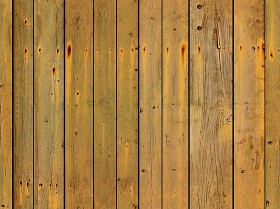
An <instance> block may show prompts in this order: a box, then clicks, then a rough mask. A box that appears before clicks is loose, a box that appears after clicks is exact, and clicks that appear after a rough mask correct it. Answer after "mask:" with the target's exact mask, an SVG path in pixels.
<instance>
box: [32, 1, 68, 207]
mask: <svg viewBox="0 0 280 209" xmlns="http://www.w3.org/2000/svg"><path fill="white" fill-rule="evenodd" d="M34 4H35V5H34V13H35V14H34V39H35V40H34V44H35V45H34V58H35V60H34V111H35V112H34V125H35V127H34V128H35V130H34V135H35V136H34V137H35V141H34V143H35V147H34V149H35V150H34V152H35V153H34V155H35V157H34V158H35V162H34V163H35V165H34V166H35V173H34V177H35V179H34V185H35V186H34V192H35V194H34V195H35V196H34V201H35V202H34V207H35V208H64V52H63V51H64V1H63V0H52V1H43V0H38V1H34Z"/></svg>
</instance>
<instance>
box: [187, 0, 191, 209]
mask: <svg viewBox="0 0 280 209" xmlns="http://www.w3.org/2000/svg"><path fill="white" fill-rule="evenodd" d="M190 11H191V9H190V0H188V209H190V208H191V184H190V183H191V175H190V173H191V167H190V164H191V158H190V156H191V154H190V153H191V152H190V150H191V147H190V144H191V143H190V142H191V137H190V133H191V131H190V130H191V129H190V121H191V119H190V118H191V117H190V116H191V114H190V112H191V111H190V104H191V103H190V98H191V95H190V82H191V78H190V69H191V68H190V67H191V64H190V56H191V53H190V52H191V47H190V42H191V41H190V38H191V34H190V32H191V26H190V23H191V12H190Z"/></svg>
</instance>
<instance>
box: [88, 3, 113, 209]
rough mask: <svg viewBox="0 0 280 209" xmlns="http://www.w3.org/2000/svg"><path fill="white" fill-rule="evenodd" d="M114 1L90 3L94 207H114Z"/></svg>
mask: <svg viewBox="0 0 280 209" xmlns="http://www.w3.org/2000/svg"><path fill="white" fill-rule="evenodd" d="M116 158H117V156H116V1H115V0H108V1H100V0H97V1H94V207H95V208H98V209H99V208H100V209H101V208H104V209H105V208H115V207H116V181H117V179H116Z"/></svg>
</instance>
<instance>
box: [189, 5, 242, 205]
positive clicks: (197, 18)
mask: <svg viewBox="0 0 280 209" xmlns="http://www.w3.org/2000/svg"><path fill="white" fill-rule="evenodd" d="M190 6H191V8H190V12H191V14H190V18H191V20H190V22H191V25H190V27H191V28H190V62H191V63H190V101H189V102H190V129H191V130H190V175H191V176H190V182H191V185H190V198H191V199H190V206H191V208H204V209H214V208H223V209H231V208H232V204H233V203H232V178H233V177H232V157H233V156H232V123H233V120H232V70H233V69H232V9H233V5H232V1H231V0H225V1H216V0H209V1H206V0H204V1H198V0H194V1H191V4H190ZM237 208H239V207H237Z"/></svg>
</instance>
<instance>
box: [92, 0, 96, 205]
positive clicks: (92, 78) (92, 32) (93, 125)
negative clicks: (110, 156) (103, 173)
mask: <svg viewBox="0 0 280 209" xmlns="http://www.w3.org/2000/svg"><path fill="white" fill-rule="evenodd" d="M92 4H93V5H92V7H93V15H92V19H93V21H92V22H93V27H92V33H93V41H92V45H93V53H92V57H93V63H92V64H93V70H92V74H93V76H92V84H93V85H92V86H93V88H92V89H93V91H92V95H93V112H92V113H93V117H92V120H93V124H92V125H93V127H92V132H93V134H92V137H93V143H92V145H93V148H92V159H93V162H92V164H93V168H92V171H93V172H92V184H93V186H92V192H93V193H92V195H93V198H92V201H93V202H92V204H93V209H94V208H95V205H94V198H95V197H94V53H95V48H94V34H95V33H94V14H95V10H94V5H95V4H94V0H92Z"/></svg>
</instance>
